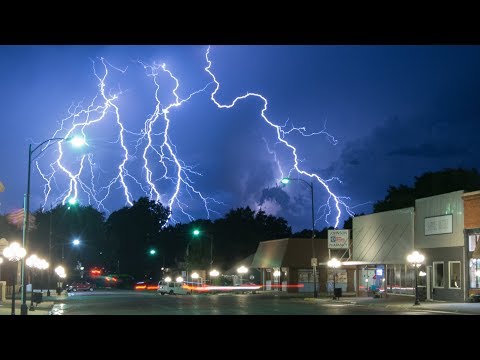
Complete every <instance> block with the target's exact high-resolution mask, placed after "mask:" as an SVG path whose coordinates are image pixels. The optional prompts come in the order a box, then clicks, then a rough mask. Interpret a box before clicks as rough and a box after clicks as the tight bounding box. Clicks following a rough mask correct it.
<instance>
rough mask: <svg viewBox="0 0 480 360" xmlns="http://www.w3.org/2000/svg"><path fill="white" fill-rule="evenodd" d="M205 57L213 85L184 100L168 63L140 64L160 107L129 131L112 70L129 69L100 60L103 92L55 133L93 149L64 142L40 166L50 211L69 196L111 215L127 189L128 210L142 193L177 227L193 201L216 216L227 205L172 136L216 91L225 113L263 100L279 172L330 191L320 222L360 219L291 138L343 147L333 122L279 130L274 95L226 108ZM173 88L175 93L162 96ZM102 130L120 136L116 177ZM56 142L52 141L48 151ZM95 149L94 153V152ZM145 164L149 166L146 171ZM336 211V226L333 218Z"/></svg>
mask: <svg viewBox="0 0 480 360" xmlns="http://www.w3.org/2000/svg"><path fill="white" fill-rule="evenodd" d="M205 60H206V64H207V66H206V67H205V68H204V70H205V72H206V73H208V76H210V78H211V79H212V81H211V82H209V83H207V84H205V86H203V87H202V88H200V89H198V90H196V91H194V92H192V93H191V94H189V95H188V96H187V97H185V98H183V99H182V98H181V97H180V96H179V95H178V91H179V89H180V87H181V84H180V80H179V79H178V78H177V77H176V76H175V75H174V73H173V71H172V70H170V69H169V68H168V67H167V65H166V64H164V63H162V64H157V63H154V64H152V65H149V64H146V63H144V62H142V61H139V60H138V61H136V62H135V63H136V65H137V66H138V65H139V66H141V67H143V70H144V72H145V75H146V76H147V78H148V79H149V80H151V82H152V85H153V88H154V91H153V94H152V103H153V107H152V108H151V109H150V114H149V115H148V116H146V118H145V119H144V120H142V122H141V124H142V125H141V126H140V127H139V129H137V130H135V131H134V130H131V129H129V127H132V125H127V124H128V121H125V120H126V119H125V116H124V114H123V113H122V111H121V109H122V104H121V102H120V99H121V96H122V95H123V94H124V92H123V91H121V90H118V91H113V90H107V89H108V87H109V84H108V80H109V77H110V75H111V72H116V73H117V74H119V75H120V76H121V75H124V74H126V72H127V68H125V69H120V68H118V67H115V66H113V65H112V64H110V63H109V62H108V61H106V60H105V59H104V58H100V59H99V60H97V61H93V60H92V63H93V74H94V76H95V78H96V80H97V85H98V91H97V93H96V94H95V96H94V97H93V98H92V100H91V101H90V103H89V104H88V105H87V106H85V107H84V106H83V104H82V103H78V104H75V105H72V106H71V107H70V109H69V110H68V116H67V117H66V118H64V119H63V120H61V122H60V127H59V129H58V130H56V131H55V132H54V134H53V136H52V138H58V137H63V138H67V137H71V136H73V135H77V136H79V135H80V136H82V137H83V138H84V140H85V143H86V145H87V147H86V149H87V150H82V153H81V154H78V153H77V154H75V153H74V151H73V150H71V149H70V148H69V144H68V143H67V142H66V141H60V142H58V144H56V146H57V151H56V158H55V160H54V161H53V162H52V163H50V164H48V166H45V168H47V167H48V169H42V166H41V163H40V162H39V161H38V160H37V161H36V163H35V164H36V168H37V170H38V172H39V173H40V175H41V177H42V178H43V180H44V181H45V185H44V204H43V208H44V209H45V206H46V205H47V203H48V202H49V201H50V202H62V203H63V204H64V203H65V202H66V201H67V200H68V198H71V197H74V198H77V197H81V198H82V201H85V200H86V201H87V202H88V204H90V205H95V206H96V207H97V208H98V209H99V210H101V211H107V212H109V211H110V210H109V209H107V207H106V204H105V203H106V201H107V199H109V198H111V197H113V196H117V195H118V193H119V192H120V193H121V194H122V197H123V199H124V203H125V205H128V206H131V205H133V201H134V200H135V198H136V197H135V195H138V194H139V193H141V194H144V196H147V197H148V198H149V199H151V200H154V201H156V202H159V203H162V204H163V205H164V206H166V207H167V208H168V209H170V217H169V221H172V222H176V221H178V220H176V216H177V215H181V214H182V215H183V216H185V217H187V218H188V219H189V220H194V216H193V215H192V214H191V213H190V212H189V211H188V207H189V206H188V201H187V200H186V196H187V197H189V198H191V199H193V198H195V199H197V200H199V201H201V203H203V207H204V211H205V214H206V216H207V217H208V218H210V216H211V214H212V212H213V213H218V211H216V210H215V209H213V208H212V205H218V204H222V203H221V202H219V201H217V200H215V199H213V198H211V197H208V196H206V195H205V194H203V193H202V192H201V191H200V190H199V189H198V188H196V187H195V186H194V179H195V177H198V176H202V174H201V173H200V172H198V171H195V170H194V167H193V166H191V165H188V164H187V163H186V162H185V161H184V160H182V159H181V158H180V157H179V155H178V152H177V148H176V146H175V144H174V143H173V141H172V139H171V136H170V130H171V128H172V127H173V126H174V125H175V124H174V120H175V119H174V117H173V113H174V110H179V109H180V108H181V107H182V105H183V104H185V103H186V102H188V101H190V100H191V99H192V98H194V97H195V96H196V95H198V94H201V93H207V94H208V93H209V95H210V100H211V101H212V102H213V103H214V104H215V105H216V106H217V107H218V108H219V109H223V110H228V109H230V108H232V107H234V106H235V105H236V104H237V103H238V102H240V101H242V100H246V99H247V98H257V99H260V100H261V101H262V103H263V107H262V108H261V111H260V115H261V118H262V119H263V121H264V122H265V123H266V124H268V126H269V127H270V128H271V129H272V132H273V133H274V134H275V144H274V146H273V148H271V147H269V144H268V143H267V140H266V139H265V138H264V141H265V144H266V146H267V151H268V152H269V153H270V154H271V155H273V157H274V162H275V163H276V166H277V169H278V172H279V174H280V175H281V176H282V177H284V176H285V175H286V176H288V177H293V176H297V177H304V178H309V179H310V181H313V182H315V183H317V184H319V185H320V186H321V188H322V189H324V190H325V191H326V194H327V201H326V202H325V203H324V204H323V205H322V206H320V207H319V208H318V211H317V216H318V215H319V214H320V216H319V217H318V218H317V220H318V219H321V218H323V219H324V220H325V221H326V222H327V223H330V222H331V223H334V226H335V228H337V227H338V223H339V219H340V217H341V214H342V209H344V210H345V211H346V212H347V213H348V214H350V215H353V212H352V211H351V209H350V208H349V206H347V204H346V203H345V200H346V199H348V198H346V197H341V196H337V195H336V194H334V193H333V191H332V189H331V187H330V186H329V183H330V182H332V181H337V182H340V183H341V181H340V179H338V178H337V177H332V178H330V179H323V178H322V177H321V176H320V175H318V174H316V173H314V172H308V171H306V170H305V169H302V168H301V162H302V161H301V159H300V158H299V156H298V152H299V151H298V150H297V148H296V147H295V146H294V145H293V144H292V143H291V142H290V141H288V140H287V138H288V136H289V135H291V134H293V133H295V134H299V135H300V136H303V137H311V136H324V137H326V139H327V140H328V141H329V142H330V143H331V144H332V145H336V144H337V143H338V140H337V139H335V137H334V136H333V135H331V134H329V133H328V132H327V131H326V123H324V127H323V129H322V130H321V131H316V132H309V131H307V129H306V128H305V127H296V126H294V125H291V124H290V125H289V121H287V122H286V123H285V124H284V125H278V124H276V123H275V122H274V121H272V120H271V119H269V118H268V117H267V108H268V101H267V98H265V97H264V96H263V95H261V94H258V93H253V92H247V93H246V94H244V95H242V96H238V97H236V98H235V99H233V101H232V102H231V103H229V104H222V103H220V102H219V101H218V100H217V97H216V96H217V93H218V92H219V90H220V83H219V81H218V80H217V78H216V77H215V75H214V73H213V71H212V61H211V60H210V47H208V49H207V50H206V52H205ZM165 89H167V91H168V94H169V96H164V95H162V94H163V92H164V91H165ZM169 98H170V100H169ZM101 124H103V125H101ZM96 126H103V127H104V128H105V126H108V128H109V129H110V132H112V131H113V132H114V134H115V139H114V141H112V142H111V145H110V146H115V154H116V155H117V156H118V157H119V160H118V162H117V163H116V164H115V165H114V168H115V169H116V170H115V171H114V172H113V174H108V171H105V170H103V169H102V168H101V167H100V164H99V161H98V159H99V154H97V153H96V152H95V151H92V147H93V148H94V147H95V146H94V145H93V143H94V142H95V141H96V139H95V137H94V136H91V135H92V134H94V133H95V127H96ZM90 136H91V137H90ZM89 137H90V138H89ZM48 145H49V144H46V145H45V147H46V146H48ZM276 147H282V149H284V150H286V151H287V153H288V154H289V156H290V160H289V161H288V164H289V165H288V166H285V165H282V161H281V160H280V157H279V156H277V153H276V152H275V149H274V148H276ZM89 150H90V152H88V151H89ZM93 150H95V149H93ZM42 155H43V154H42ZM283 160H284V159H283ZM139 163H141V165H140V166H139ZM67 164H68V165H67ZM139 168H141V172H140V174H138V169H139ZM65 180H66V181H67V183H68V186H67V187H66V188H62V187H61V184H64V183H65ZM102 184H103V185H102ZM54 190H55V191H54ZM54 192H55V193H58V194H59V195H58V197H56V198H53V196H52V194H53V193H54ZM332 212H333V213H334V215H333V217H334V221H329V218H330V216H332ZM177 213H178V214H177Z"/></svg>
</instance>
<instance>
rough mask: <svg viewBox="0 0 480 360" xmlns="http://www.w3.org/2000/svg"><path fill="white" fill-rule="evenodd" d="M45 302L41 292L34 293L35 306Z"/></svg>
mask: <svg viewBox="0 0 480 360" xmlns="http://www.w3.org/2000/svg"><path fill="white" fill-rule="evenodd" d="M42 300H43V294H42V293H41V292H34V293H33V302H34V303H35V304H37V305H38V304H40V303H41V302H42Z"/></svg>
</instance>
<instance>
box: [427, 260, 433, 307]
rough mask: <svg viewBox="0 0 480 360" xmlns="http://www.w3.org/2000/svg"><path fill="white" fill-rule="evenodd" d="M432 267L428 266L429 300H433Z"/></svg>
mask: <svg viewBox="0 0 480 360" xmlns="http://www.w3.org/2000/svg"><path fill="white" fill-rule="evenodd" d="M432 281H433V279H432V266H427V300H432Z"/></svg>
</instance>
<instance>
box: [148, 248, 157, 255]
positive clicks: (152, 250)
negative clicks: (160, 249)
mask: <svg viewBox="0 0 480 360" xmlns="http://www.w3.org/2000/svg"><path fill="white" fill-rule="evenodd" d="M149 253H150V255H155V254H156V253H157V250H155V249H150V251H149Z"/></svg>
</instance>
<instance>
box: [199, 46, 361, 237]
mask: <svg viewBox="0 0 480 360" xmlns="http://www.w3.org/2000/svg"><path fill="white" fill-rule="evenodd" d="M209 53H210V47H209V48H208V49H207V52H206V54H205V59H206V61H207V63H208V65H207V67H205V71H206V72H208V73H209V74H210V76H211V77H212V79H213V81H214V83H215V90H214V91H213V92H212V94H211V95H210V98H211V100H212V101H213V102H214V103H215V105H217V106H218V107H219V108H220V109H230V108H232V107H234V106H235V104H236V103H237V102H238V101H241V100H244V99H247V98H249V97H256V98H259V99H261V100H262V101H263V108H262V111H261V117H262V118H263V120H264V121H265V122H266V123H267V124H268V125H270V126H271V127H272V128H273V129H274V131H275V133H276V136H277V140H278V142H279V143H280V144H282V145H283V146H285V147H286V148H287V149H289V150H290V152H291V154H292V157H293V166H292V167H291V168H290V170H289V171H288V177H291V176H293V175H294V174H297V175H303V176H306V177H308V178H310V179H312V180H316V182H318V183H319V184H320V185H321V186H322V187H323V188H324V189H325V190H326V191H327V193H328V195H329V196H328V200H327V202H326V203H325V204H324V205H322V206H324V207H325V208H326V209H328V211H327V213H326V215H325V219H326V221H327V223H328V220H327V219H328V216H329V215H330V214H331V205H330V204H332V203H333V206H334V207H335V209H336V216H335V225H334V227H335V228H337V227H338V223H339V221H340V217H341V214H342V211H341V209H340V207H341V206H342V207H343V208H344V209H345V211H347V213H348V214H349V215H350V216H353V215H354V214H353V212H352V211H351V210H350V208H349V207H348V205H347V204H346V203H345V202H344V201H343V198H341V197H339V196H337V195H335V194H334V193H333V192H332V190H331V189H330V187H329V186H328V184H327V182H328V181H330V180H332V179H330V180H324V179H322V178H321V177H320V176H319V175H318V174H315V173H309V172H307V171H305V170H303V169H301V168H300V166H299V163H300V160H299V158H298V155H297V148H296V147H295V146H293V145H292V144H290V143H289V142H288V141H287V140H286V138H285V137H286V135H288V134H290V133H292V132H298V133H299V134H301V135H302V136H314V135H320V134H325V135H326V136H327V137H328V139H329V140H330V142H331V143H332V144H334V145H335V144H337V140H336V139H335V137H334V136H332V135H330V134H328V133H327V132H326V131H325V127H324V129H323V130H322V131H319V132H312V133H307V132H306V129H305V128H304V127H300V128H297V127H294V126H292V128H291V129H289V130H285V129H284V127H285V126H286V125H285V126H280V125H277V124H275V123H274V122H272V121H271V120H270V119H268V117H267V115H266V111H267V108H268V101H267V99H266V98H265V97H264V96H263V95H260V94H257V93H253V92H247V93H246V94H245V95H242V96H238V97H236V98H235V99H233V101H232V102H231V103H230V104H220V103H219V102H218V101H217V100H216V98H215V95H216V94H217V92H218V90H219V89H220V83H219V82H218V81H217V79H216V78H215V75H214V74H213V73H212V72H211V70H210V68H211V67H212V62H211V61H210V59H209ZM333 179H337V180H338V178H333Z"/></svg>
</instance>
